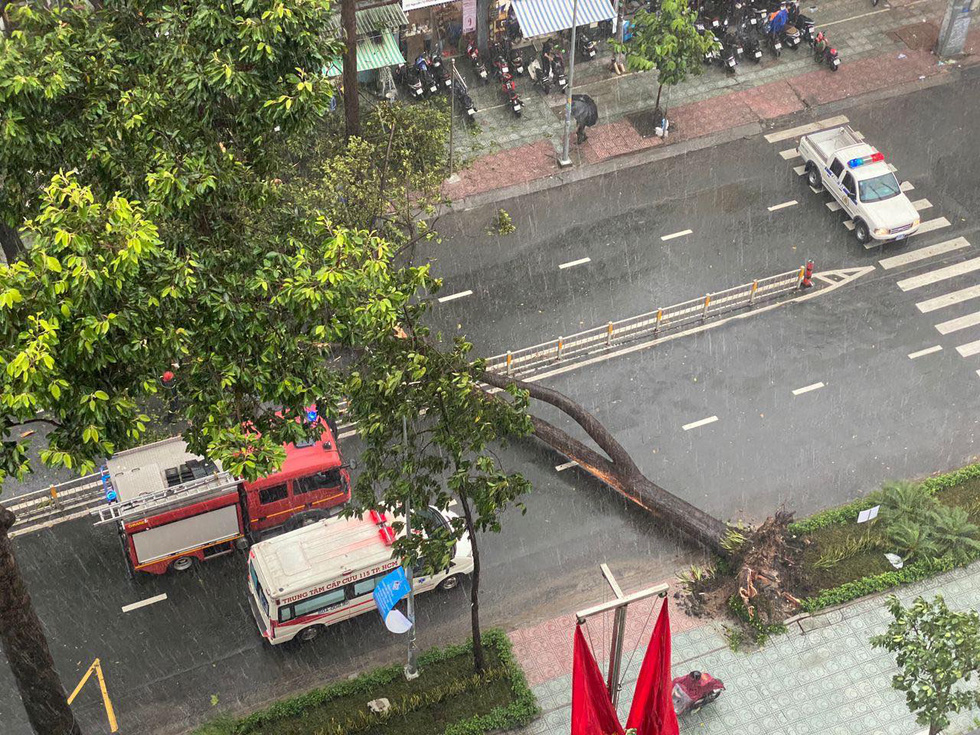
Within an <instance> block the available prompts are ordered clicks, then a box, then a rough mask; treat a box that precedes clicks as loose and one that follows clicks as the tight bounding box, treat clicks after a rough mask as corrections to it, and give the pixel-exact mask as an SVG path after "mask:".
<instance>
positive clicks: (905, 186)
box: [898, 181, 915, 191]
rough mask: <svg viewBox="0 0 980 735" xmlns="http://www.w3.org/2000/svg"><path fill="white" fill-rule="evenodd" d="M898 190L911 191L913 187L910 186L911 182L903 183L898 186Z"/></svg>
mask: <svg viewBox="0 0 980 735" xmlns="http://www.w3.org/2000/svg"><path fill="white" fill-rule="evenodd" d="M898 188H899V189H901V190H902V191H912V190H913V189H914V188H915V187H914V186H913V185H912V182H911V181H903V182H902V183H901V184H899V185H898Z"/></svg>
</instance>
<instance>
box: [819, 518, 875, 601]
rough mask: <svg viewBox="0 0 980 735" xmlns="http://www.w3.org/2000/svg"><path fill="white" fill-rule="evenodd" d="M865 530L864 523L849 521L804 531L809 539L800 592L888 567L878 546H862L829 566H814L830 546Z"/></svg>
mask: <svg viewBox="0 0 980 735" xmlns="http://www.w3.org/2000/svg"><path fill="white" fill-rule="evenodd" d="M865 533H867V528H866V527H865V526H864V525H860V526H859V525H857V524H853V525H850V526H840V525H834V526H824V527H823V528H819V529H817V530H816V531H814V532H813V533H810V534H807V539H809V541H810V542H811V543H810V545H809V546H808V547H807V549H806V551H804V552H803V568H804V570H805V573H804V574H803V579H802V582H801V588H800V592H801V593H802V594H803V595H805V596H807V597H809V596H810V595H813V594H815V593H817V592H819V591H820V590H824V589H827V588H830V587H837V586H838V585H842V584H846V583H847V582H853V581H854V580H857V579H860V578H861V577H867V576H870V575H874V574H881V573H883V572H887V571H889V570H891V569H892V565H891V564H889V563H888V560H887V559H885V555H884V552H883V551H882V550H880V549H865V550H863V551H860V552H858V553H856V554H854V555H853V556H849V557H847V558H845V559H842V560H841V561H839V562H837V563H836V564H835V565H834V566H832V567H830V568H826V569H821V568H818V567H817V566H816V563H817V561H818V560H819V559H820V558H821V557H822V556H824V555H825V554H826V553H828V552H829V551H830V550H832V549H835V548H841V547H844V546H846V545H847V544H848V543H849V542H853V541H855V540H857V539H860V538H861V537H863V536H864V535H865Z"/></svg>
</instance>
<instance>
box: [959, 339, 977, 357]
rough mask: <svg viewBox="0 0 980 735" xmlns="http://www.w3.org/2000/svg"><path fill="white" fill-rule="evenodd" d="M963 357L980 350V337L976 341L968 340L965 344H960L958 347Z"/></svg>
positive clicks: (970, 355)
mask: <svg viewBox="0 0 980 735" xmlns="http://www.w3.org/2000/svg"><path fill="white" fill-rule="evenodd" d="M956 351H957V352H959V353H960V354H961V355H962V356H963V357H972V356H973V355H975V354H977V353H978V352H980V339H978V340H977V341H976V342H967V343H966V344H965V345H960V346H959V347H957V348H956Z"/></svg>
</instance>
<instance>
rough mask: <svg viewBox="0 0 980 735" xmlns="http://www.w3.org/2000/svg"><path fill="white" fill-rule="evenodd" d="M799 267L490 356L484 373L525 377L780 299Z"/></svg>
mask: <svg viewBox="0 0 980 735" xmlns="http://www.w3.org/2000/svg"><path fill="white" fill-rule="evenodd" d="M805 267H806V266H803V267H801V268H799V270H795V271H787V272H786V273H780V274H778V275H775V276H769V277H767V278H759V279H757V280H755V281H752V283H746V284H743V285H741V286H735V287H734V288H729V289H726V290H725V291H717V292H715V293H709V294H705V295H704V296H702V297H700V298H697V299H692V300H690V301H685V302H683V303H680V304H675V305H673V306H666V307H663V308H660V309H657V310H656V311H651V312H647V313H646V314H640V315H638V316H634V317H629V318H627V319H621V320H620V321H617V322H608V323H607V324H606V325H605V326H602V327H594V328H592V329H588V330H586V331H584V332H578V333H577V334H573V335H570V336H568V337H558V338H557V339H553V340H550V341H548V342H542V343H541V344H538V345H534V346H533V347H525V348H524V349H521V350H512V351H509V352H506V353H504V354H503V355H496V356H494V357H490V358H487V361H486V364H487V370H489V371H492V372H496V373H502V374H504V375H514V376H520V375H526V374H527V373H529V372H531V371H535V370H540V369H542V368H544V367H549V366H553V365H557V364H560V363H562V362H564V361H570V360H572V359H574V358H577V357H583V356H586V355H591V354H595V353H598V352H602V351H605V350H609V349H612V348H613V347H618V346H622V345H624V344H626V343H629V342H632V341H635V340H637V339H640V338H643V337H649V336H653V335H659V334H665V333H668V332H671V331H675V330H677V329H680V328H682V327H688V326H695V325H697V324H701V323H703V322H705V321H707V320H708V319H710V318H711V317H715V316H719V315H721V314H725V313H728V312H731V311H735V310H737V309H745V308H749V307H752V306H755V305H756V304H758V303H760V302H762V301H766V300H767V299H772V298H774V297H776V296H778V295H780V294H785V293H789V292H792V291H795V290H797V289H799V288H800V284H801V283H802V282H803V275H804V271H805Z"/></svg>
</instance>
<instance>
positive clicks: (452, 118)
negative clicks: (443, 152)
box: [449, 56, 456, 176]
mask: <svg viewBox="0 0 980 735" xmlns="http://www.w3.org/2000/svg"><path fill="white" fill-rule="evenodd" d="M449 63H450V71H449V80H450V82H451V84H450V85H449V175H450V176H452V175H453V129H454V128H455V127H456V57H455V56H454V57H453V58H452V59H451V60H450V62H449Z"/></svg>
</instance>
